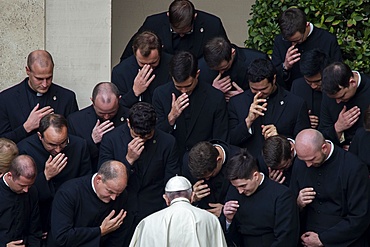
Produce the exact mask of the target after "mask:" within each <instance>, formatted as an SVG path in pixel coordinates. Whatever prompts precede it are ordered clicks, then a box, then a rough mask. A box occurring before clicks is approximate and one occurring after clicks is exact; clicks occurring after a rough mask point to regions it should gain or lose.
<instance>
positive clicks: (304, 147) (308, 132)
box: [295, 129, 331, 167]
mask: <svg viewBox="0 0 370 247" xmlns="http://www.w3.org/2000/svg"><path fill="white" fill-rule="evenodd" d="M295 150H296V152H297V156H298V158H299V159H300V160H302V161H304V162H305V163H306V165H307V167H311V166H312V167H319V166H321V165H322V164H323V163H324V162H325V160H326V158H327V157H328V155H329V153H330V150H331V145H330V144H329V143H327V142H326V141H325V138H324V137H323V135H322V134H321V133H320V132H319V131H317V130H315V129H305V130H302V131H301V132H299V133H298V135H297V137H296V139H295Z"/></svg>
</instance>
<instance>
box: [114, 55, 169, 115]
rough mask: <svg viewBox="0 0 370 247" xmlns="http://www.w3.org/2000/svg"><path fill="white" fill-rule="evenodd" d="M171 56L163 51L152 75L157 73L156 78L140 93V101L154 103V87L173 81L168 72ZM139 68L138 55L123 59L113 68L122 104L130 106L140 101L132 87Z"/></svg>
mask: <svg viewBox="0 0 370 247" xmlns="http://www.w3.org/2000/svg"><path fill="white" fill-rule="evenodd" d="M171 57H172V55H170V54H167V53H164V52H162V54H161V58H160V62H159V65H158V66H157V67H156V68H155V69H154V70H153V73H152V75H155V78H154V80H153V81H152V82H151V83H150V85H149V87H148V88H147V90H146V91H145V92H144V93H142V94H141V95H140V98H141V99H140V101H143V102H148V103H152V97H153V92H154V89H156V88H157V87H158V86H160V85H163V84H165V83H167V82H169V81H171V76H170V74H169V72H168V70H169V64H170V60H171ZM139 69H141V68H140V66H139V65H138V63H137V61H136V57H135V56H134V55H131V56H130V57H128V58H126V59H125V60H123V61H121V62H120V63H119V64H118V65H116V66H115V67H114V68H113V70H112V82H113V83H114V84H116V86H117V87H118V89H119V92H120V94H121V95H122V97H121V100H120V102H121V104H122V105H124V106H126V107H129V108H130V107H131V106H132V105H133V104H135V103H137V102H139V97H136V96H135V94H134V91H133V89H132V87H133V85H134V80H135V77H136V75H137V74H138V72H139Z"/></svg>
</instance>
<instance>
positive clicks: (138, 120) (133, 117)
mask: <svg viewBox="0 0 370 247" xmlns="http://www.w3.org/2000/svg"><path fill="white" fill-rule="evenodd" d="M128 119H129V121H130V127H131V129H132V130H133V131H134V132H135V133H136V134H138V135H140V136H145V135H147V134H150V132H151V131H152V130H154V128H155V125H156V121H157V115H156V113H155V110H154V107H153V106H152V105H151V104H149V103H146V102H139V103H136V104H134V105H133V106H132V107H131V109H130V112H129V117H128Z"/></svg>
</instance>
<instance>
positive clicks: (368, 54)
mask: <svg viewBox="0 0 370 247" xmlns="http://www.w3.org/2000/svg"><path fill="white" fill-rule="evenodd" d="M292 6H296V7H298V8H300V9H302V10H303V11H304V12H305V13H306V15H307V20H308V21H310V22H312V23H313V24H314V25H315V26H316V27H320V28H323V29H326V30H328V31H330V32H331V33H334V34H336V36H337V38H338V43H339V45H340V47H341V50H342V54H343V59H344V62H345V63H347V64H348V65H349V66H350V67H351V68H352V69H355V70H359V71H361V72H364V73H367V74H370V42H369V39H370V19H369V18H370V1H369V0H331V1H323V0H310V1H308V0H293V1H285V0H256V2H255V4H254V5H252V13H251V14H252V18H251V19H250V20H249V21H247V23H248V26H249V39H248V40H246V41H245V45H246V46H247V47H250V48H254V49H258V50H261V51H263V52H266V53H267V54H269V55H271V54H272V48H273V42H274V37H275V35H277V34H279V33H280V30H279V26H278V18H279V16H280V15H281V13H282V12H283V11H284V10H286V9H287V8H289V7H292Z"/></svg>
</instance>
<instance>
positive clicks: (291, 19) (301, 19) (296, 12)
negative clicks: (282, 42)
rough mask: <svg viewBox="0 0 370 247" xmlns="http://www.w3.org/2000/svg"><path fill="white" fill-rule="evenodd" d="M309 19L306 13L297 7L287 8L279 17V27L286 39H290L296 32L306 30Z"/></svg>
mask: <svg viewBox="0 0 370 247" xmlns="http://www.w3.org/2000/svg"><path fill="white" fill-rule="evenodd" d="M306 24H307V19H306V15H305V13H304V12H303V11H302V10H300V9H297V8H291V9H287V10H285V11H284V12H283V13H282V14H281V17H280V19H279V27H280V31H281V34H282V36H283V38H284V39H286V40H288V39H289V38H290V37H292V36H293V35H294V34H295V33H296V32H299V33H301V34H303V33H304V32H305V31H306Z"/></svg>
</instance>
